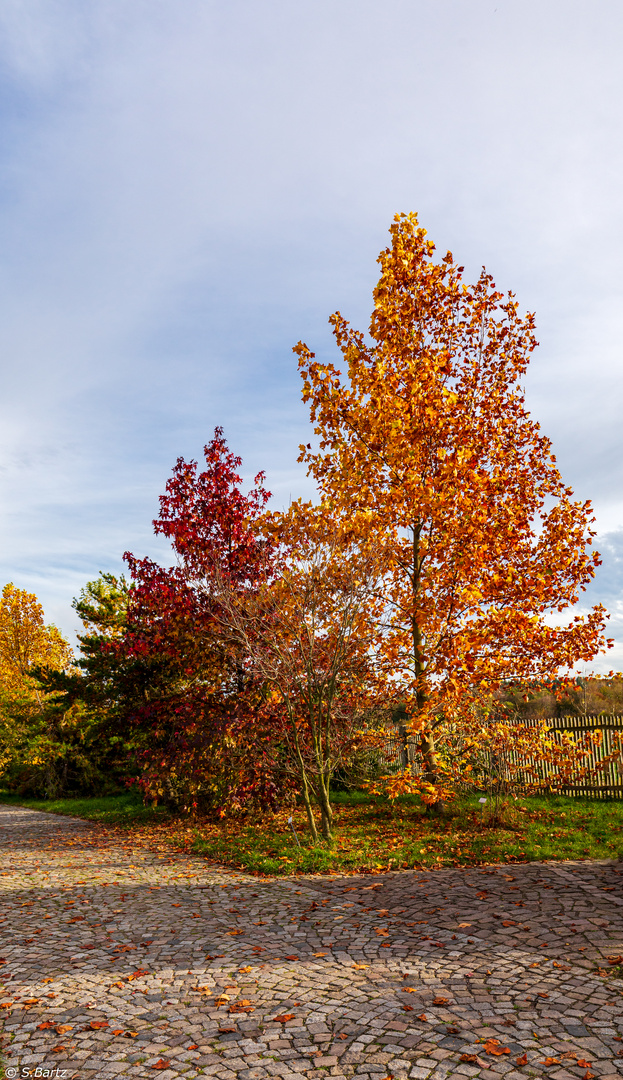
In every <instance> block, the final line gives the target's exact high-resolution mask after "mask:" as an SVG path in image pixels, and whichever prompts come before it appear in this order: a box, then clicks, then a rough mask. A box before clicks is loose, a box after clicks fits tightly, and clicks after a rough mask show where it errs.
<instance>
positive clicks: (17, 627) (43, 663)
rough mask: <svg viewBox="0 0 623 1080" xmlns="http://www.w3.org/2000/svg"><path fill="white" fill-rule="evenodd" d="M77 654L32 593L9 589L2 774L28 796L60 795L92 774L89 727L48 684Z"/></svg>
mask: <svg viewBox="0 0 623 1080" xmlns="http://www.w3.org/2000/svg"><path fill="white" fill-rule="evenodd" d="M72 661H73V653H72V650H71V648H70V646H69V644H68V643H67V642H66V641H65V639H64V638H63V636H62V634H61V633H60V631H59V630H58V629H57V627H56V626H54V625H50V624H46V623H45V618H44V613H43V608H42V606H41V604H40V603H39V601H38V599H37V597H36V596H35V594H34V593H29V592H27V591H26V590H25V589H18V588H16V587H15V585H13V584H12V583H10V584H8V585H5V587H4V589H3V590H2V598H1V599H0V772H2V774H3V776H4V780H5V783H7V784H8V785H9V786H10V787H17V788H18V789H19V790H21V791H24V792H32V793H35V794H40V793H47V794H57V793H59V792H61V791H67V790H69V789H70V788H71V787H72V786H75V785H78V786H80V785H81V784H82V783H83V782H84V781H85V779H87V778H88V777H89V776H90V775H92V773H93V769H92V767H91V763H90V761H89V758H88V754H85V752H84V740H85V735H86V729H87V727H88V725H85V723H84V717H83V714H82V712H81V710H80V709H79V708H71V707H67V706H66V705H65V703H64V702H61V701H59V700H58V698H57V695H56V694H55V693H54V692H52V691H51V690H50V688H49V687H47V686H46V685H45V676H46V675H47V674H48V673H51V672H58V673H64V672H66V671H68V669H69V668H70V667H71V665H72Z"/></svg>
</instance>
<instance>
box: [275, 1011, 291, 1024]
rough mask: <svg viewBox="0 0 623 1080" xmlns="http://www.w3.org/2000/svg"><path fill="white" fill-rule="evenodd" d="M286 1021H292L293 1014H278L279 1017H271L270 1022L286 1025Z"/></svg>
mask: <svg viewBox="0 0 623 1080" xmlns="http://www.w3.org/2000/svg"><path fill="white" fill-rule="evenodd" d="M288 1020H294V1013H280V1014H279V1016H273V1019H272V1022H273V1023H276V1024H287V1022H288Z"/></svg>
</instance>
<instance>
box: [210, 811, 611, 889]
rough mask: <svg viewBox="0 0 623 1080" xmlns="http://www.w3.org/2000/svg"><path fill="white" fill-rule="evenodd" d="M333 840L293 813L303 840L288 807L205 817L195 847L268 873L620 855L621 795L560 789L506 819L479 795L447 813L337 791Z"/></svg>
mask: <svg viewBox="0 0 623 1080" xmlns="http://www.w3.org/2000/svg"><path fill="white" fill-rule="evenodd" d="M334 811H335V826H336V828H335V843H334V845H333V846H332V847H328V846H327V845H326V844H320V845H316V846H314V845H312V844H311V842H310V838H309V835H308V831H307V826H306V822H305V818H304V815H303V814H302V813H301V812H300V811H298V812H296V813H294V825H295V828H296V830H297V833H298V838H299V842H300V845H301V846H300V847H298V846H297V843H296V840H295V838H294V836H293V835H292V832H291V830H290V828H289V826H288V823H287V816H288V814H287V813H286V812H282V813H280V814H275V815H269V816H267V817H266V818H264V819H263V820H260V821H257V820H256V821H253V822H247V823H245V822H242V823H241V822H239V821H236V822H233V821H232V822H227V821H225V822H219V823H218V824H217V823H211V822H201V823H197V825H196V828H195V829H194V840H193V843H192V850H194V851H196V852H197V853H200V854H203V855H205V856H207V857H209V858H211V859H215V860H218V861H219V862H224V863H227V864H228V865H230V866H236V867H239V868H244V869H246V870H250V871H252V872H255V873H261V874H292V873H330V872H338V873H344V872H346V873H348V872H349V871H350V872H354V871H362V870H363V871H372V872H374V871H381V870H397V869H406V868H409V867H413V866H421V867H429V868H430V867H435V866H470V865H478V864H482V863H493V862H530V861H540V860H549V859H587V858H588V859H617V858H623V802H621V801H616V802H606V801H602V800H594V801H592V800H586V799H571V798H562V797H551V798H530V799H520V800H518V801H517V803H515V804H511V805H509V806H507V807H506V808H505V811H504V813H503V815H502V821H501V823H500V824H499V825H496V826H494V825H492V824H491V823H490V821H489V819H488V817H487V815H486V812H485V815H484V816H483V814H482V811H481V809H480V807H479V804H478V801H477V798H476V797H475V798H473V799H468V800H464V801H463V802H462V803H459V804H456V805H455V806H453V807H451V808H450V809H449V811H448V813H447V814H445V815H444V816H443V817H431V816H429V815H427V814H426V813H425V812H423V810H422V808H421V806H420V805H419V804H418V802H417V800H416V799H414V798H412V799H410V798H404V799H399V800H397V801H396V802H395V803H394V804H390V803H388V802H386V801H384V800H381V799H370V798H368V797H362V796H361V795H360V794H359V795H357V796H354V797H353V796H349V795H343V794H339V795H336V796H335V800H334Z"/></svg>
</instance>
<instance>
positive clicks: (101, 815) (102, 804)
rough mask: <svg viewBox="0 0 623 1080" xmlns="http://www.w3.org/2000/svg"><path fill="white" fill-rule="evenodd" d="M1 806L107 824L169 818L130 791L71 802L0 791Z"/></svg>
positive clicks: (155, 820)
mask: <svg viewBox="0 0 623 1080" xmlns="http://www.w3.org/2000/svg"><path fill="white" fill-rule="evenodd" d="M0 803H9V804H10V805H12V806H27V807H31V808H32V809H33V810H45V811H46V813H48V814H67V815H69V816H70V817H78V818H86V819H87V821H99V822H102V823H103V824H106V825H140V824H147V823H153V822H157V821H167V820H169V817H170V815H169V814H168V813H167V811H166V810H165V809H164V808H163V807H160V806H159V807H155V808H154V807H151V806H144V805H143V802H142V800H141V798H140V796H138V795H135V794H134V793H132V792H122V793H120V794H118V795H98V796H85V797H82V798H81V797H78V798H71V799H70V798H66V799H28V798H24V797H23V796H21V795H14V794H12V793H10V792H8V791H0Z"/></svg>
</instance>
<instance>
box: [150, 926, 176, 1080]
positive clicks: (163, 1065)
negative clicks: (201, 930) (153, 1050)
mask: <svg viewBox="0 0 623 1080" xmlns="http://www.w3.org/2000/svg"><path fill="white" fill-rule="evenodd" d="M178 906H179V905H178ZM170 1064H171V1062H170V1061H169V1060H168V1059H167V1058H160V1060H159V1061H157V1062H156V1063H155V1065H150V1068H151V1069H168V1068H169V1065H170Z"/></svg>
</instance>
